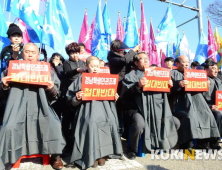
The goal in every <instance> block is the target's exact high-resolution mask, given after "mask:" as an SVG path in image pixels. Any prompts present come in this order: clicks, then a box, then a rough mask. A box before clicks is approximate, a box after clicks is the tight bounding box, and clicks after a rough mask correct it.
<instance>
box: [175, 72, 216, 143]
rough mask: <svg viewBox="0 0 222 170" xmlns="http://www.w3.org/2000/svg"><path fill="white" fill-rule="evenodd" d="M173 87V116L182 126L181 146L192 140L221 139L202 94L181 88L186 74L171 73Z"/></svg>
mask: <svg viewBox="0 0 222 170" xmlns="http://www.w3.org/2000/svg"><path fill="white" fill-rule="evenodd" d="M171 78H172V81H173V87H172V88H171V99H172V98H173V105H174V110H173V114H174V116H175V117H177V118H178V119H179V120H180V122H181V126H180V128H179V131H178V134H179V140H178V141H179V144H183V143H185V142H188V141H190V140H191V139H205V138H212V137H219V136H220V135H219V131H218V128H217V124H216V122H215V119H214V116H213V114H212V112H211V110H210V108H209V107H208V105H207V103H206V101H205V99H204V97H203V95H202V93H201V92H185V89H184V88H180V87H179V82H180V81H182V80H184V74H183V73H182V72H179V71H178V70H172V71H171Z"/></svg>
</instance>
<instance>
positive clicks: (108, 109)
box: [66, 56, 123, 169]
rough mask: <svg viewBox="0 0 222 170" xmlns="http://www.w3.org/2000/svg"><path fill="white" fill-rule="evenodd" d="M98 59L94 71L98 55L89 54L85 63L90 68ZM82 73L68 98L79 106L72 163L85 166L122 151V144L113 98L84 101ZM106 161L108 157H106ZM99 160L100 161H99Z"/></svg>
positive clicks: (77, 108)
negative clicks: (81, 96)
mask: <svg viewBox="0 0 222 170" xmlns="http://www.w3.org/2000/svg"><path fill="white" fill-rule="evenodd" d="M94 61H95V62H96V67H95V71H91V73H95V72H98V70H99V59H98V58H97V57H92V56H91V57H88V58H87V60H86V67H87V68H88V71H89V72H90V69H89V64H90V63H91V62H94ZM81 81H82V76H81V75H80V76H79V77H78V78H77V79H76V80H75V81H74V82H73V83H72V84H71V85H70V86H69V88H68V91H67V94H66V96H67V102H68V103H69V104H70V105H72V106H73V107H76V113H73V116H74V115H75V119H74V128H75V129H74V134H73V137H74V146H73V152H72V155H71V159H70V163H75V165H77V166H79V167H81V168H82V169H86V168H88V167H90V166H93V167H96V166H97V165H98V162H97V160H98V161H99V165H101V166H102V165H104V164H105V162H103V163H101V164H100V160H104V159H103V158H104V157H106V156H108V155H121V154H122V152H123V151H122V144H121V140H120V135H119V133H118V129H119V124H118V117H117V113H116V105H115V102H114V101H105V100H104V101H97V100H92V101H82V100H78V98H77V96H78V95H82V94H81V93H82V91H81V85H82V82H81ZM104 161H105V160H104ZM96 162H97V163H96Z"/></svg>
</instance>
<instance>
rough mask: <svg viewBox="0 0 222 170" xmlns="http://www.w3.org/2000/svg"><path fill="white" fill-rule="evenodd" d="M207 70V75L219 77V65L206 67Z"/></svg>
mask: <svg viewBox="0 0 222 170" xmlns="http://www.w3.org/2000/svg"><path fill="white" fill-rule="evenodd" d="M206 71H207V76H208V77H212V78H213V77H217V74H218V67H217V65H214V66H210V67H209V68H208V69H206Z"/></svg>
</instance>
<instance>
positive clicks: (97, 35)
mask: <svg viewBox="0 0 222 170" xmlns="http://www.w3.org/2000/svg"><path fill="white" fill-rule="evenodd" d="M108 50H109V47H108V46H107V41H106V34H105V29H104V24H103V17H102V12H101V0H99V3H98V6H97V12H96V20H95V25H94V29H93V35H92V47H91V52H92V55H93V56H97V57H99V58H100V59H102V60H104V61H107V51H108Z"/></svg>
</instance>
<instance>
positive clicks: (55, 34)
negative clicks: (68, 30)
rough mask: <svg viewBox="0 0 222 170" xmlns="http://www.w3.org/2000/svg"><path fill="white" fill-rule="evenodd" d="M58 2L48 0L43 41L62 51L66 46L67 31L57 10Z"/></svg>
mask: <svg viewBox="0 0 222 170" xmlns="http://www.w3.org/2000/svg"><path fill="white" fill-rule="evenodd" d="M56 2H57V1H51V0H47V5H46V7H47V8H46V13H45V21H44V25H43V33H42V43H43V44H45V45H48V46H50V47H52V48H53V49H56V51H58V52H59V53H61V52H62V48H64V47H65V33H64V30H63V27H62V24H61V22H60V17H59V15H58V12H57V11H56V10H55V9H56Z"/></svg>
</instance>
